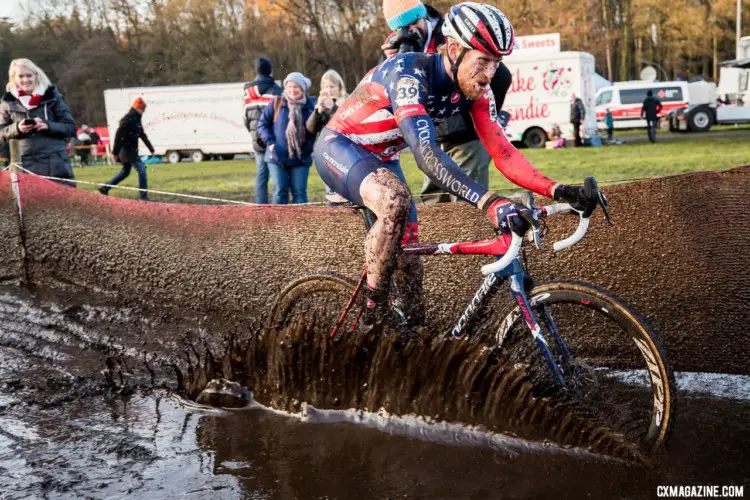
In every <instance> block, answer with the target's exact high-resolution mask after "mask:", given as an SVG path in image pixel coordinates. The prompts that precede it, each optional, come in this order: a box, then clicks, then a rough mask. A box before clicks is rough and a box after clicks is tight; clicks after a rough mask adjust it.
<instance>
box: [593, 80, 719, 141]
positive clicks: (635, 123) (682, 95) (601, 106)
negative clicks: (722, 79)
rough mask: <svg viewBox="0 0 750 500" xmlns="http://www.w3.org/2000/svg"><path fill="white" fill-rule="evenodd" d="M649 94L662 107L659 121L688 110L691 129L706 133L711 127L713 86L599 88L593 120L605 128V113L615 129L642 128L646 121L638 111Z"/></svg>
mask: <svg viewBox="0 0 750 500" xmlns="http://www.w3.org/2000/svg"><path fill="white" fill-rule="evenodd" d="M649 90H650V91H652V92H653V94H654V97H656V98H657V99H659V100H660V101H661V103H662V106H663V107H662V110H661V112H660V113H659V117H660V118H661V117H663V116H666V115H667V114H668V113H669V112H670V111H672V110H674V109H678V108H683V107H686V106H690V107H691V109H693V112H692V114H691V119H692V121H693V122H694V123H693V124H692V126H691V128H692V127H695V129H696V130H708V129H709V128H710V127H711V124H712V122H713V119H712V116H713V114H712V111H711V105H713V104H714V102H715V100H716V85H714V84H713V83H709V82H704V81H700V82H693V83H688V82H646V81H634V82H618V83H616V84H615V85H610V86H607V87H602V88H601V89H599V91H598V92H597V93H596V103H595V106H596V119H597V122H598V126H599V128H600V129H605V128H606V125H605V123H604V116H605V115H606V113H607V109H609V110H610V111H611V112H612V118H613V119H614V127H615V128H618V129H623V128H645V127H646V120H644V119H642V118H641V108H642V107H643V101H644V100H645V99H646V96H647V92H648V91H649Z"/></svg>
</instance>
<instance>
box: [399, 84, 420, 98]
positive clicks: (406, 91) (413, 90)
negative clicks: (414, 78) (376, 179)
mask: <svg viewBox="0 0 750 500" xmlns="http://www.w3.org/2000/svg"><path fill="white" fill-rule="evenodd" d="M407 97H417V87H415V86H414V85H409V86H408V87H399V88H398V98H399V99H406V98H407Z"/></svg>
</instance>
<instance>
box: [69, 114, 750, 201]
mask: <svg viewBox="0 0 750 500" xmlns="http://www.w3.org/2000/svg"><path fill="white" fill-rule="evenodd" d="M617 135H618V134H616V136H617ZM522 152H523V154H524V155H525V156H526V157H527V158H528V159H529V160H530V161H531V162H532V163H533V164H534V165H536V166H537V168H539V169H540V170H541V171H542V172H544V173H545V174H546V175H548V176H549V177H551V178H552V179H555V180H557V181H560V182H580V181H581V180H583V178H584V177H585V176H587V175H593V176H595V177H597V179H599V180H601V181H619V180H627V179H633V178H639V177H651V176H660V175H670V174H678V173H684V172H692V171H698V170H716V169H725V168H729V167H734V166H738V165H743V164H747V163H750V128H746V127H742V128H739V129H734V128H731V127H726V128H722V129H719V130H716V131H714V130H713V129H712V131H711V132H708V133H704V134H687V135H680V136H677V137H674V138H664V139H662V140H660V141H659V142H657V143H656V144H650V143H644V142H639V143H629V144H622V145H618V146H606V147H601V148H579V149H574V148H570V149H559V150H529V149H524V150H522ZM402 167H403V169H404V173H405V174H406V179H407V181H408V183H409V186H410V187H411V189H412V192H414V193H418V192H419V190H420V187H421V183H422V172H421V171H420V170H419V169H418V168H417V166H416V165H415V162H414V157H413V156H412V155H411V154H404V155H402ZM118 169H119V166H94V167H86V168H76V169H75V175H76V178H77V179H79V180H83V181H91V182H97V183H105V182H107V181H108V180H109V179H110V178H111V177H112V176H113V175H114V174H115V172H116V171H117V170H118ZM148 178H149V179H148V180H149V188H151V189H155V190H159V191H168V192H176V193H185V194H198V195H204V196H212V197H217V198H223V199H230V200H242V201H253V200H252V197H253V195H252V193H253V189H254V178H255V161H254V160H233V161H205V162H201V163H190V162H183V163H179V164H176V165H170V164H156V165H150V166H149V167H148ZM137 183H138V181H137V175H136V173H135V171H133V172H132V173H131V175H130V177H129V178H128V179H127V180H126V181H125V182H123V183H122V184H121V185H123V186H131V187H137ZM511 186H512V185H511V184H510V183H509V182H508V181H507V180H506V179H505V178H504V177H503V176H502V175H501V174H500V172H498V171H497V170H496V169H495V168H493V167H490V187H491V188H492V189H494V190H502V189H507V188H510V187H511ZM81 187H82V188H83V189H89V190H93V189H95V186H89V185H81ZM323 193H324V186H323V182H322V181H321V180H320V177H318V174H317V171H316V170H315V168H314V167H313V168H312V169H311V171H310V179H309V188H308V194H309V198H310V201H320V200H322V199H323ZM111 194H112V195H115V196H124V197H131V198H132V197H135V196H137V193H136V192H135V191H127V190H116V189H113V190H112V192H111ZM152 198H153V199H156V200H159V201H173V202H178V201H183V202H191V200H189V199H185V198H182V199H180V198H175V197H170V196H166V195H153V196H152Z"/></svg>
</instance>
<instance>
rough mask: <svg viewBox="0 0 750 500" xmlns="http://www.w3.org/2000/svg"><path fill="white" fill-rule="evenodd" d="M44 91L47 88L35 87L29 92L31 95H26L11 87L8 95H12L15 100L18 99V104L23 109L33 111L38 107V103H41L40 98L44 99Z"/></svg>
mask: <svg viewBox="0 0 750 500" xmlns="http://www.w3.org/2000/svg"><path fill="white" fill-rule="evenodd" d="M46 91H47V87H45V86H42V85H37V87H36V88H35V89H34V90H33V91H32V92H31V94H27V93H26V92H24V91H23V90H21V89H19V88H18V87H16V86H13V88H12V89H11V91H10V93H11V94H13V96H14V97H15V98H16V99H18V102H20V103H21V104H22V105H23V107H24V108H26V109H34V108H36V107H37V106H39V103H40V102H42V97H44V93H45V92H46Z"/></svg>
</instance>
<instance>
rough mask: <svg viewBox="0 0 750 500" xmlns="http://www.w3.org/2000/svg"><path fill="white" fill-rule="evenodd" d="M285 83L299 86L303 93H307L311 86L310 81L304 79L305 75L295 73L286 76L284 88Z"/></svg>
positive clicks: (306, 78)
mask: <svg viewBox="0 0 750 500" xmlns="http://www.w3.org/2000/svg"><path fill="white" fill-rule="evenodd" d="M287 82H294V83H296V84H297V85H299V86H300V88H301V89H302V91H303V92H307V89H309V88H310V86H311V85H312V82H311V81H310V79H309V78H308V77H306V76H305V75H303V74H302V73H299V72H297V71H295V72H293V73H289V74H288V75H286V78H284V87H286V83H287Z"/></svg>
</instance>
